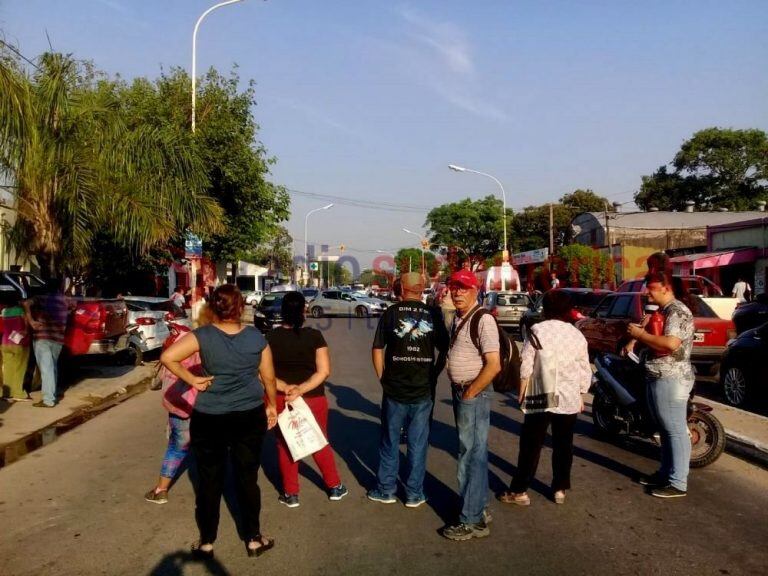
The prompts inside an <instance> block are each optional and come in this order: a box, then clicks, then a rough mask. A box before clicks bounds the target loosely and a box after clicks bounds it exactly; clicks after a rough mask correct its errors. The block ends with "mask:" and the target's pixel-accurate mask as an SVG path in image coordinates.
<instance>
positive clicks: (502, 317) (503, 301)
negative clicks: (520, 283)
mask: <svg viewBox="0 0 768 576" xmlns="http://www.w3.org/2000/svg"><path fill="white" fill-rule="evenodd" d="M531 305H532V302H531V297H530V296H528V294H527V293H526V292H488V294H487V295H486V296H485V301H484V302H483V306H484V307H485V308H486V309H487V310H489V311H490V312H491V314H493V315H494V316H495V317H496V321H497V322H498V323H499V326H501V327H502V328H507V329H513V330H519V328H520V318H521V317H522V315H523V312H525V311H527V310H529V309H530V307H531Z"/></svg>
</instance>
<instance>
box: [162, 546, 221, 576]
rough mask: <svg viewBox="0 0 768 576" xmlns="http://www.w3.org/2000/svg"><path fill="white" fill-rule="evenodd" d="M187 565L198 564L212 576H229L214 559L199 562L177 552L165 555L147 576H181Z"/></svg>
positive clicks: (184, 553)
mask: <svg viewBox="0 0 768 576" xmlns="http://www.w3.org/2000/svg"><path fill="white" fill-rule="evenodd" d="M187 564H198V565H202V566H205V568H206V570H207V573H208V574H211V575H212V576H229V575H230V572H229V571H228V570H227V569H226V568H224V566H222V565H221V562H219V561H218V560H216V558H211V559H210V560H206V561H200V560H197V559H195V558H194V557H193V556H192V554H191V553H190V552H187V551H184V550H179V551H177V552H172V553H171V554H166V555H165V556H163V558H162V560H160V562H158V564H157V566H155V567H154V568H152V570H151V571H150V572H149V574H148V576H183V574H184V572H185V571H184V568H185V566H186V565H187Z"/></svg>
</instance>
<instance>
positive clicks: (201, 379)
mask: <svg viewBox="0 0 768 576" xmlns="http://www.w3.org/2000/svg"><path fill="white" fill-rule="evenodd" d="M212 382H213V376H194V377H193V378H192V380H191V381H189V382H187V384H189V385H190V386H192V387H193V388H196V389H197V390H198V391H200V392H205V391H206V390H208V388H210V387H211V383H212Z"/></svg>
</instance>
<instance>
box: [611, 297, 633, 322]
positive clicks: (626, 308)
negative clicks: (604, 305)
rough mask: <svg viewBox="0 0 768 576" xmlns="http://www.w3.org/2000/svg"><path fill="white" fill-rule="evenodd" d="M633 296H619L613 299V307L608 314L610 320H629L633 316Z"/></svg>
mask: <svg viewBox="0 0 768 576" xmlns="http://www.w3.org/2000/svg"><path fill="white" fill-rule="evenodd" d="M633 301H634V297H633V296H619V297H617V298H614V299H613V306H612V307H611V311H610V312H609V313H608V316H609V317H610V318H629V317H630V316H632V302H633Z"/></svg>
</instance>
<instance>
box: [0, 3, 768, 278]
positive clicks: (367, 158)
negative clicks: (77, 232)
mask: <svg viewBox="0 0 768 576" xmlns="http://www.w3.org/2000/svg"><path fill="white" fill-rule="evenodd" d="M215 3H216V2H215V1H214V0H0V34H2V37H3V38H4V40H5V41H6V42H9V43H12V44H14V45H16V46H17V47H18V48H19V49H20V50H21V51H22V52H23V53H24V55H26V56H28V57H35V56H36V55H38V54H40V53H41V52H43V51H45V50H48V49H49V46H52V47H53V48H54V49H55V50H57V51H61V52H67V53H72V54H74V55H75V56H76V57H78V58H82V59H89V60H92V61H93V62H94V63H95V64H96V66H97V67H98V68H99V69H101V70H103V71H105V72H107V73H109V74H120V75H121V76H122V77H124V78H127V79H131V78H134V77H137V76H145V77H149V78H154V77H156V76H157V75H158V74H159V73H160V72H161V70H163V69H168V68H170V67H173V66H181V67H184V68H185V69H187V70H190V68H191V43H192V42H191V38H192V30H193V28H194V24H195V21H196V20H197V18H198V17H199V16H200V15H201V14H202V13H203V11H205V10H206V9H207V8H208V7H210V6H212V5H214V4H215ZM49 42H50V45H49ZM766 61H768V3H766V2H765V0H754V1H747V0H744V1H739V0H734V1H729V2H722V1H709V0H691V1H675V0H667V1H658V2H657V1H653V0H646V1H643V2H636V1H635V2H630V1H621V0H613V1H610V0H605V1H587V0H584V1H579V2H568V1H561V2H558V1H543V0H542V1H533V0H531V1H527V2H524V1H514V0H507V1H504V0H474V1H472V2H469V1H455V0H422V1H419V2H416V1H411V2H399V1H392V2H385V1H381V0H356V1H350V0H346V1H343V0H323V1H317V0H267V1H262V0H244V1H243V2H240V3H236V4H232V5H229V6H224V7H223V8H220V9H218V10H216V11H214V12H213V13H211V14H210V15H209V16H208V17H207V18H206V19H205V21H204V22H203V23H202V25H201V27H200V31H199V33H198V38H197V69H198V73H199V74H202V72H203V71H204V70H205V69H207V68H208V67H211V66H214V67H216V68H217V69H219V70H221V71H225V72H226V71H228V70H230V69H231V68H232V66H233V65H235V64H236V65H237V66H238V73H239V75H240V77H241V79H242V81H243V83H244V85H245V82H247V81H248V80H249V79H253V80H255V81H256V83H257V86H256V100H257V105H256V106H255V107H254V110H253V113H254V116H255V118H256V121H257V122H258V124H259V126H260V131H259V140H260V141H261V142H262V143H263V144H264V146H265V147H266V149H267V150H268V153H269V154H270V155H271V156H274V157H275V158H276V159H277V163H276V164H275V165H274V166H273V167H272V175H271V179H272V181H273V182H275V183H277V184H280V185H283V186H285V187H287V188H288V189H289V190H290V191H291V211H292V216H291V219H290V220H289V222H288V223H287V227H288V229H289V231H290V232H291V234H292V235H293V237H294V240H295V241H294V247H295V251H296V253H298V254H301V253H302V252H303V250H304V240H305V237H304V225H305V217H306V214H307V213H308V212H309V211H310V210H313V209H315V208H319V207H322V206H324V205H326V204H328V203H329V202H331V201H334V203H335V206H334V207H333V208H331V209H329V210H326V211H320V212H317V213H314V214H312V215H311V216H310V217H309V218H308V220H307V222H308V234H307V236H308V240H309V242H310V243H311V244H327V245H329V246H331V247H338V246H339V245H341V244H344V245H345V247H346V252H345V254H346V255H351V256H353V257H355V258H357V259H358V260H359V261H360V265H361V266H362V267H366V266H368V265H370V263H371V261H372V260H373V258H374V257H376V256H377V253H376V251H377V250H381V251H384V252H394V251H396V250H397V249H399V248H402V247H409V246H415V245H417V244H418V238H416V236H411V235H408V234H406V233H405V232H403V231H402V228H408V229H409V230H411V231H414V232H416V233H417V234H423V233H424V231H425V229H424V221H425V217H426V214H427V212H428V211H429V209H431V208H432V207H435V206H438V205H441V204H445V203H449V202H454V201H458V200H461V199H463V198H467V197H469V198H473V199H476V198H481V197H484V196H486V195H489V194H496V195H498V194H499V193H500V191H499V188H498V186H497V185H496V184H495V183H494V182H493V181H492V180H490V179H488V178H485V177H482V176H479V175H475V174H470V173H456V172H453V171H450V170H449V169H448V164H450V163H453V164H459V165H463V166H466V167H468V168H472V169H475V170H479V171H482V172H487V173H490V174H492V175H493V176H495V177H496V178H497V179H498V180H499V181H500V182H501V183H502V184H503V186H504V189H505V192H506V197H507V205H508V207H511V208H513V209H515V210H519V209H521V208H523V207H525V206H528V205H534V204H543V203H546V202H550V201H557V200H558V199H559V198H560V197H561V196H563V195H564V194H567V193H569V192H572V191H573V190H575V189H577V188H591V189H592V190H594V191H595V192H596V193H597V194H600V195H602V196H606V197H607V198H609V199H610V200H611V201H612V202H613V201H616V202H622V203H628V204H627V205H626V206H627V207H628V208H632V206H633V205H632V203H631V201H632V197H633V194H634V193H635V192H636V191H637V189H638V188H639V186H640V182H641V180H640V179H641V176H642V175H644V174H651V173H652V172H654V171H655V170H656V169H657V168H658V167H659V166H661V165H662V164H666V163H668V162H670V161H671V160H672V158H673V157H674V154H675V152H676V151H677V150H678V149H679V148H680V145H681V144H682V143H683V142H684V141H685V140H686V139H688V138H690V137H691V136H692V135H693V133H694V132H696V131H697V130H700V129H703V128H706V127H710V126H720V127H726V128H759V129H762V130H768V74H766V67H765V66H766V64H765V63H766ZM331 197H332V198H331ZM344 199H347V200H353V201H354V205H352V204H350V203H349V202H346V203H345V200H344ZM330 253H331V254H333V253H337V250H334V249H333V248H331V250H330Z"/></svg>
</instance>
